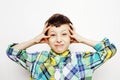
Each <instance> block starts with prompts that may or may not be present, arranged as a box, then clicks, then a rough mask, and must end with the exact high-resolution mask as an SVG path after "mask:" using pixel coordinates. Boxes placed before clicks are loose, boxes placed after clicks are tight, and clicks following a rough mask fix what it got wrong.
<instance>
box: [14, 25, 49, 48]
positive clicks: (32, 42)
mask: <svg viewBox="0 0 120 80" xmlns="http://www.w3.org/2000/svg"><path fill="white" fill-rule="evenodd" d="M49 28H50V27H47V28H46V25H45V28H44V29H43V31H42V33H41V34H39V35H38V36H36V37H35V38H33V39H31V40H28V41H25V42H22V43H18V44H16V45H14V46H13V47H12V48H14V49H18V50H24V49H26V48H29V47H31V46H33V45H35V44H39V43H48V41H47V39H48V38H49V36H47V35H45V33H46V31H48V29H49Z"/></svg>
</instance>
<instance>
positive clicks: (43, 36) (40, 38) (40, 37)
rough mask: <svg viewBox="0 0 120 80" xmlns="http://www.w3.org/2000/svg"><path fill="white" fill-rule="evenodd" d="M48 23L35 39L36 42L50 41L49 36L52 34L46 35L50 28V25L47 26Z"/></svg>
mask: <svg viewBox="0 0 120 80" xmlns="http://www.w3.org/2000/svg"><path fill="white" fill-rule="evenodd" d="M47 25H48V24H45V26H44V28H43V31H42V33H41V34H39V35H38V36H36V37H35V38H34V39H33V40H34V42H35V44H38V43H48V38H49V37H50V36H47V35H46V32H47V31H48V30H49V28H50V27H47Z"/></svg>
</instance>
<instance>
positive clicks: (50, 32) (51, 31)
mask: <svg viewBox="0 0 120 80" xmlns="http://www.w3.org/2000/svg"><path fill="white" fill-rule="evenodd" d="M63 31H67V30H66V29H64V30H62V31H61V32H63ZM51 32H55V31H54V30H52V31H50V33H51ZM55 33H56V32H55Z"/></svg>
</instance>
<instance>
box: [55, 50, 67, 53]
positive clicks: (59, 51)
mask: <svg viewBox="0 0 120 80" xmlns="http://www.w3.org/2000/svg"><path fill="white" fill-rule="evenodd" d="M64 51H65V50H56V51H55V52H56V53H57V54H61V53H63V52H64Z"/></svg>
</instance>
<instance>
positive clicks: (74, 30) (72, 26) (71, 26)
mask: <svg viewBox="0 0 120 80" xmlns="http://www.w3.org/2000/svg"><path fill="white" fill-rule="evenodd" d="M69 25H70V27H71V28H72V29H73V31H74V32H75V28H74V27H73V25H72V24H71V23H70V24H69Z"/></svg>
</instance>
